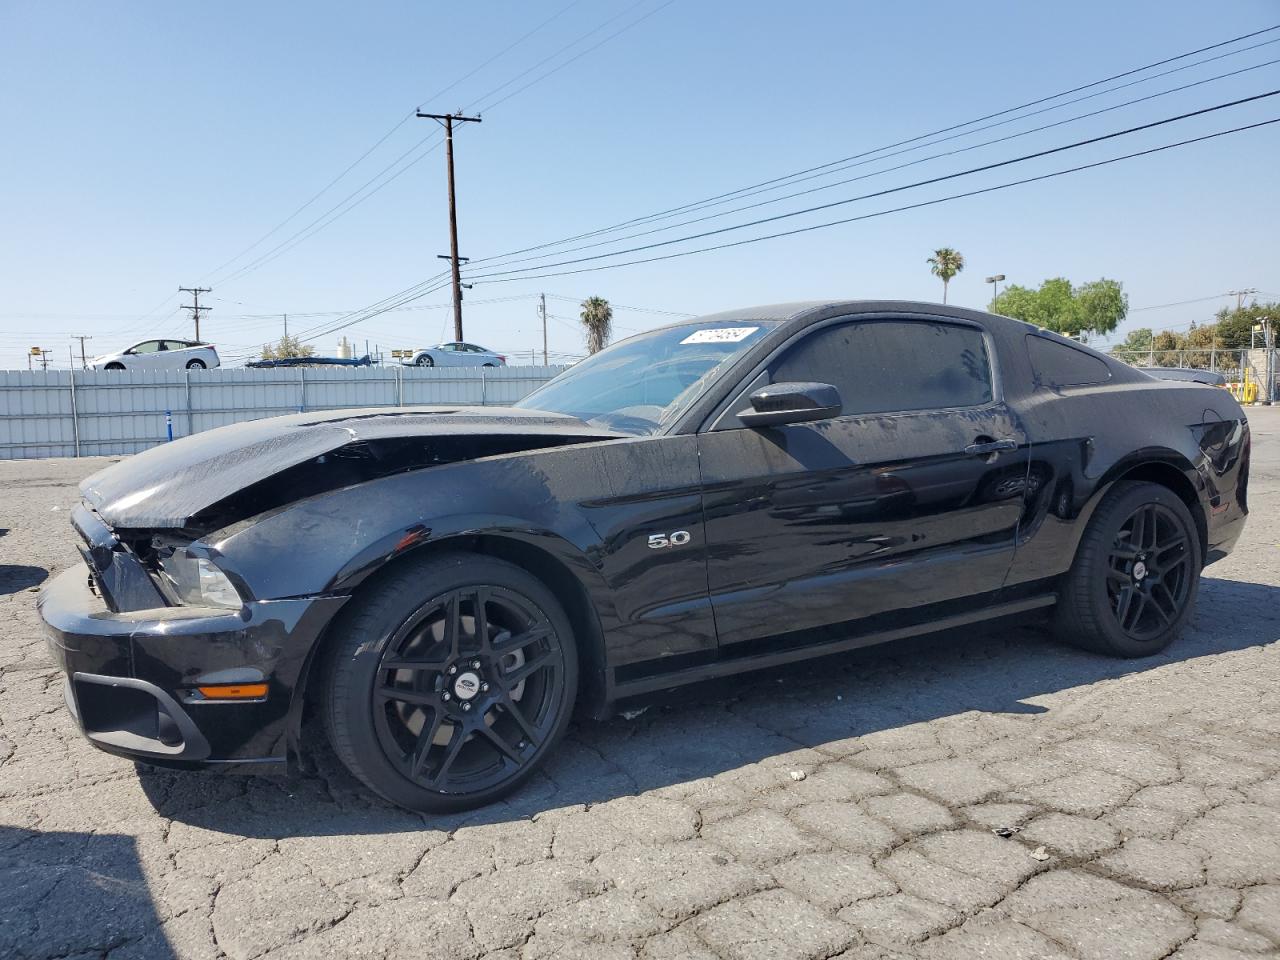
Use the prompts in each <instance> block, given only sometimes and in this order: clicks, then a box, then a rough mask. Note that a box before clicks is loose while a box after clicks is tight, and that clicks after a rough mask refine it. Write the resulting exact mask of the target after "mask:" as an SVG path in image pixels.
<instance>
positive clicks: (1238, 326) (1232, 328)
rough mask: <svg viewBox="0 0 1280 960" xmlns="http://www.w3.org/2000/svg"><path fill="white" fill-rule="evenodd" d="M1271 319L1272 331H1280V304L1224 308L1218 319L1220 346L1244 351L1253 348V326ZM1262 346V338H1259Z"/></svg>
mask: <svg viewBox="0 0 1280 960" xmlns="http://www.w3.org/2000/svg"><path fill="white" fill-rule="evenodd" d="M1268 317H1269V318H1271V324H1272V330H1273V331H1275V330H1277V329H1280V303H1251V304H1249V306H1247V307H1242V308H1241V309H1239V310H1231V309H1228V308H1227V307H1223V308H1222V309H1221V310H1219V311H1218V315H1217V317H1216V321H1217V322H1216V324H1215V326H1216V328H1217V335H1218V346H1219V347H1225V348H1227V349H1228V350H1244V349H1247V348H1248V347H1251V346H1253V326H1254V324H1257V323H1262V321H1263V320H1264V319H1265V318H1268ZM1258 342H1259V344H1261V342H1262V337H1261V336H1259V337H1258Z"/></svg>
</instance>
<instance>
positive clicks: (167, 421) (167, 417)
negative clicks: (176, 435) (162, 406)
mask: <svg viewBox="0 0 1280 960" xmlns="http://www.w3.org/2000/svg"><path fill="white" fill-rule="evenodd" d="M164 429H165V432H166V433H167V434H169V439H170V440H172V439H173V413H172V412H171V411H169V410H166V411H165V412H164Z"/></svg>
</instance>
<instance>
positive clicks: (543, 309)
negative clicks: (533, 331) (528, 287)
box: [538, 293, 547, 367]
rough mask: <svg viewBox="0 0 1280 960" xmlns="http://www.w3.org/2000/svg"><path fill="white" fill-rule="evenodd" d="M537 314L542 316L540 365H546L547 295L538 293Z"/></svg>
mask: <svg viewBox="0 0 1280 960" xmlns="http://www.w3.org/2000/svg"><path fill="white" fill-rule="evenodd" d="M538 298H539V306H538V315H539V316H540V317H542V365H543V366H544V367H545V366H547V295H546V294H545V293H540V294H538Z"/></svg>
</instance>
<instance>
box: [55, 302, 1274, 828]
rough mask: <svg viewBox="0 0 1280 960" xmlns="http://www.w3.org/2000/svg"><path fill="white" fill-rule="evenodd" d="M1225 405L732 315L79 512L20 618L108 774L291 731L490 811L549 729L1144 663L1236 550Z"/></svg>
mask: <svg viewBox="0 0 1280 960" xmlns="http://www.w3.org/2000/svg"><path fill="white" fill-rule="evenodd" d="M1248 473H1249V428H1248V424H1247V422H1246V420H1245V417H1244V414H1243V413H1242V411H1241V409H1240V407H1239V405H1238V404H1237V403H1236V401H1235V400H1233V399H1232V398H1231V396H1230V395H1229V394H1228V393H1227V392H1226V391H1223V390H1214V389H1211V388H1208V387H1204V386H1201V385H1197V384H1183V383H1175V382H1169V381H1158V380H1155V379H1153V378H1151V377H1149V376H1147V375H1145V374H1143V373H1141V372H1139V371H1136V370H1134V369H1132V368H1130V367H1128V366H1126V365H1124V364H1123V363H1120V362H1118V361H1115V360H1113V359H1111V358H1108V357H1106V356H1103V355H1101V354H1098V353H1095V352H1093V351H1091V350H1088V349H1085V348H1082V347H1081V346H1079V345H1078V344H1075V343H1073V342H1071V341H1068V340H1065V339H1063V338H1061V337H1057V336H1055V335H1052V334H1048V333H1045V332H1043V331H1041V330H1038V329H1036V328H1033V327H1030V326H1027V325H1025V324H1022V323H1019V322H1016V321H1013V320H1009V319H1005V318H1001V317H995V316H991V315H988V314H984V313H977V312H973V311H969V310H962V309H957V308H954V307H939V306H936V305H931V304H917V303H900V302H823V303H806V304H786V305H782V306H773V307H761V308H756V309H749V310H740V311H735V312H733V313H725V314H719V315H716V316H710V317H705V318H702V319H699V320H693V321H690V322H687V323H680V324H676V325H674V326H670V327H666V328H665V329H661V330H655V331H652V332H650V333H644V334H641V335H639V336H636V337H633V338H631V339H630V340H627V341H624V342H622V343H619V344H617V345H615V346H613V347H611V348H609V349H608V350H605V351H604V352H602V353H600V354H597V355H596V356H593V357H591V358H590V359H589V360H586V361H584V362H582V363H580V364H578V365H577V366H575V367H573V368H572V369H570V370H569V371H567V372H566V373H564V374H562V375H561V376H559V377H557V378H556V379H555V380H553V381H552V382H550V383H548V384H546V385H545V386H543V387H542V388H541V389H539V390H537V391H536V392H535V393H533V394H532V395H531V396H529V397H528V398H526V399H525V400H524V401H522V402H521V403H519V404H517V405H516V406H514V407H510V408H492V407H488V408H450V407H432V408H415V409H411V408H402V409H371V410H347V411H338V412H330V413H314V414H306V415H298V416H289V417H279V418H275V419H269V420H258V421H255V422H252V423H243V424H238V425H236V426H230V427H224V428H222V429H219V430H212V431H210V432H208V433H203V434H199V435H196V436H193V437H190V438H187V439H184V440H179V441H177V442H175V443H171V444H167V445H164V446H161V447H157V448H155V449H152V450H149V451H147V452H145V453H142V454H139V455H138V456H135V457H133V458H131V459H129V460H127V461H124V462H122V463H119V464H117V465H115V466H112V467H110V468H108V469H106V470H104V471H102V472H101V473H98V474H96V475H95V476H93V477H90V478H89V479H88V480H86V481H85V482H84V484H83V485H82V488H81V489H82V492H83V496H84V502H83V503H82V504H81V505H80V506H78V507H77V508H76V509H75V511H74V516H73V523H74V526H75V528H76V530H77V532H78V533H79V536H80V538H81V540H82V552H83V554H84V558H85V562H86V565H87V570H86V569H84V568H79V569H74V570H70V571H68V572H67V573H65V574H63V575H62V576H60V577H59V578H57V579H56V580H54V581H53V582H52V583H51V585H50V586H49V587H48V588H47V589H46V590H45V592H44V594H43V596H42V597H41V599H40V610H41V613H42V615H43V618H44V621H45V623H46V625H47V631H48V636H49V639H50V644H51V647H52V649H53V651H54V653H55V655H56V657H57V658H58V661H59V663H60V664H61V666H62V668H63V669H64V670H65V671H66V674H67V685H66V689H67V704H68V706H69V707H70V709H71V711H72V713H73V714H74V715H75V717H76V719H77V720H78V722H79V724H80V725H81V727H82V728H83V730H84V733H85V735H86V736H88V738H89V739H90V740H92V741H93V742H94V743H95V744H96V745H98V746H99V747H102V748H103V749H105V750H110V751H112V752H115V753H120V754H123V755H126V756H131V757H136V758H140V759H144V760H146V761H148V762H151V763H158V764H168V765H172V766H198V767H214V768H221V769H235V770H240V771H246V770H263V769H271V768H275V769H283V768H284V766H285V764H286V763H287V762H288V760H289V758H290V756H291V755H292V754H293V753H294V752H295V751H296V750H297V749H298V747H299V740H300V729H301V725H302V724H301V720H302V715H303V712H304V708H307V707H308V706H309V707H310V708H311V709H315V710H317V711H319V713H320V714H321V715H322V716H323V719H324V723H325V726H326V728H327V731H328V735H329V738H330V739H331V741H332V744H333V747H334V749H335V750H336V752H337V754H338V755H339V756H340V757H341V758H342V760H343V761H344V762H345V763H346V764H347V766H349V767H350V768H351V770H352V772H353V773H354V774H355V775H356V776H357V777H359V778H360V779H361V780H363V781H364V782H365V783H366V784H368V785H369V786H370V787H371V788H373V789H374V790H376V791H377V792H379V793H381V794H382V795H383V796H385V797H388V798H390V799H391V800H393V801H395V802H396V803H399V804H403V805H404V806H406V807H412V808H415V809H419V810H427V811H436V810H446V809H456V808H459V807H466V806H471V805H476V804H481V803H485V802H487V801H490V800H493V799H494V798H496V797H498V796H500V795H502V794H503V793H505V792H507V791H509V790H511V789H513V788H514V787H516V786H517V785H518V784H519V783H521V782H522V781H523V780H524V779H525V778H527V777H528V776H529V775H530V774H531V773H532V772H533V771H534V769H535V768H536V767H537V766H538V765H539V763H540V762H541V761H542V760H543V758H544V757H545V756H546V755H547V753H548V751H550V750H551V749H552V747H553V745H554V744H555V742H556V740H557V738H558V737H559V736H560V735H561V733H562V732H563V731H564V729H565V726H566V724H567V723H568V720H569V716H570V712H571V711H572V710H573V709H574V707H575V704H576V705H577V706H579V707H580V708H583V709H584V710H585V711H586V712H587V713H589V714H591V715H593V716H597V717H602V716H605V715H606V714H608V713H609V712H610V711H611V709H612V708H613V707H614V706H615V705H616V704H617V703H618V702H619V701H621V700H623V699H624V698H630V697H633V696H637V695H642V694H646V693H653V692H655V691H659V690H663V689H666V688H670V687H674V686H676V685H679V684H682V683H686V682H689V681H694V680H699V679H703V678H708V677H713V676H723V675H726V674H733V673H737V672H740V671H745V670H751V669H754V668H757V667H762V666H768V665H775V664H779V663H782V662H785V661H791V660H796V659H800V658H804V657H811V656H816V655H819V654H826V653H832V652H835V651H840V650H846V649H849V648H852V647H856V646H860V645H864V644H870V643H877V642H880V641H883V640H889V639H893V638H895V637H902V636H905V635H908V634H915V633H924V632H928V631H935V630H939V629H945V628H948V627H952V626H956V625H959V624H965V623H970V622H973V621H977V620H982V619H986V618H991V617H997V616H1005V615H1009V614H1015V613H1023V612H1030V611H1037V610H1040V609H1041V608H1050V607H1053V608H1054V609H1051V610H1044V611H1043V612H1046V613H1048V614H1050V615H1051V617H1052V619H1053V622H1054V624H1055V625H1056V628H1057V629H1058V631H1059V632H1060V633H1061V634H1062V636H1063V637H1064V638H1066V639H1068V640H1071V641H1074V642H1076V643H1079V644H1083V645H1085V646H1087V647H1089V648H1092V649H1094V650H1097V651H1100V652H1102V653H1108V654H1112V655H1116V656H1126V657H1128V656H1143V655H1146V654H1152V653H1155V652H1157V651H1159V650H1162V649H1163V648H1164V647H1165V646H1167V645H1168V644H1169V643H1171V642H1172V641H1173V640H1174V639H1175V638H1176V637H1177V636H1178V633H1179V631H1181V629H1182V628H1183V625H1184V624H1185V623H1186V620H1187V618H1188V616H1189V615H1190V613H1191V610H1192V607H1193V604H1194V601H1195V596H1196V587H1197V583H1198V580H1199V576H1200V570H1201V568H1202V567H1203V566H1204V565H1205V564H1206V563H1211V562H1213V561H1214V560H1216V559H1218V558H1219V557H1222V556H1223V555H1225V554H1226V553H1227V551H1229V550H1230V549H1231V547H1232V545H1233V544H1234V543H1235V541H1236V539H1237V537H1238V536H1239V535H1240V531H1241V528H1242V526H1243V524H1244V519H1245V515H1246V513H1247V502H1246V496H1245V494H1246V487H1247V483H1248Z"/></svg>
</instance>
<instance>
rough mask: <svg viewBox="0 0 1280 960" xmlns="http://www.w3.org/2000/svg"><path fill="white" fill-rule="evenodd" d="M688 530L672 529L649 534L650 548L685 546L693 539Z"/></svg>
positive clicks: (661, 548) (662, 548)
mask: <svg viewBox="0 0 1280 960" xmlns="http://www.w3.org/2000/svg"><path fill="white" fill-rule="evenodd" d="M692 539H693V537H692V535H690V533H689V531H688V530H672V531H671V532H670V533H651V534H649V549H650V550H665V549H666V548H667V547H683V546H684V545H685V544H686V543H688V542H689V541H690V540H692Z"/></svg>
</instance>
